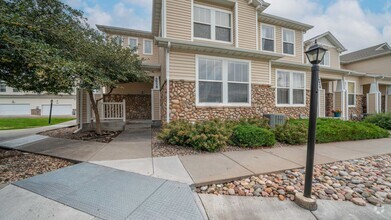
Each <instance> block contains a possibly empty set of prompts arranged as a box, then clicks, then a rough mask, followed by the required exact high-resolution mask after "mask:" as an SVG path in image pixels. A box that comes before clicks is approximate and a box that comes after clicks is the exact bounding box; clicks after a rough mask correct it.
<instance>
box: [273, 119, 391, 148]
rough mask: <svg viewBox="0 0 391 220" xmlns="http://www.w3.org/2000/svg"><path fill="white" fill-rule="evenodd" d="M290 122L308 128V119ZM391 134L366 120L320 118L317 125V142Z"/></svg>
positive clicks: (383, 136) (361, 138)
mask: <svg viewBox="0 0 391 220" xmlns="http://www.w3.org/2000/svg"><path fill="white" fill-rule="evenodd" d="M288 123H289V124H290V125H299V124H302V125H304V126H305V128H306V129H308V120H307V119H306V120H290V121H289V122H288ZM276 132H277V131H276ZM389 135H390V134H389V132H388V131H386V130H384V129H382V128H380V127H378V126H376V125H374V124H370V123H366V122H357V121H343V120H338V119H318V120H317V125H316V142H317V143H329V142H338V141H353V140H365V139H376V138H386V137H388V136H389ZM276 137H277V140H278V139H279V134H277V133H276Z"/></svg>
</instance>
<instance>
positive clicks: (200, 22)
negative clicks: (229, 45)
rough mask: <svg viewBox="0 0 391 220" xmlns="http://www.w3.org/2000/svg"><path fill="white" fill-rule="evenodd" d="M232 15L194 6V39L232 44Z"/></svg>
mask: <svg viewBox="0 0 391 220" xmlns="http://www.w3.org/2000/svg"><path fill="white" fill-rule="evenodd" d="M231 26H232V25H231V13H229V12H224V11H221V10H217V9H213V8H205V7H201V6H194V37H195V38H202V39H209V40H215V41H224V42H231V38H232V36H231V35H232V27H231Z"/></svg>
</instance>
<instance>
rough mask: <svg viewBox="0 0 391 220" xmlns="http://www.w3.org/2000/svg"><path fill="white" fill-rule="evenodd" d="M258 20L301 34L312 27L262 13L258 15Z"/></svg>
mask: <svg viewBox="0 0 391 220" xmlns="http://www.w3.org/2000/svg"><path fill="white" fill-rule="evenodd" d="M259 19H260V21H261V22H265V23H270V24H274V25H278V26H283V27H286V28H291V29H295V30H300V31H303V32H307V31H308V30H310V29H312V28H313V27H314V26H312V25H309V24H304V23H301V22H298V21H294V20H290V19H287V18H283V17H278V16H275V15H271V14H266V13H264V12H262V13H259Z"/></svg>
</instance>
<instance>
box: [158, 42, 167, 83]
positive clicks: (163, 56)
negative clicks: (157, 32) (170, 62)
mask: <svg viewBox="0 0 391 220" xmlns="http://www.w3.org/2000/svg"><path fill="white" fill-rule="evenodd" d="M159 63H160V65H161V71H162V72H161V74H160V87H162V86H163V84H164V83H165V81H166V75H167V74H166V49H165V48H163V47H159Z"/></svg>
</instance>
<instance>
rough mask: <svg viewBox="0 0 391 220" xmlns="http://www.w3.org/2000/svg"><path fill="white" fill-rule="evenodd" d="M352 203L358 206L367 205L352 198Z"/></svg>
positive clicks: (359, 199) (360, 200)
mask: <svg viewBox="0 0 391 220" xmlns="http://www.w3.org/2000/svg"><path fill="white" fill-rule="evenodd" d="M352 202H353V203H354V204H356V205H359V206H365V205H366V204H367V203H366V202H365V201H364V200H363V199H361V198H353V199H352Z"/></svg>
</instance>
